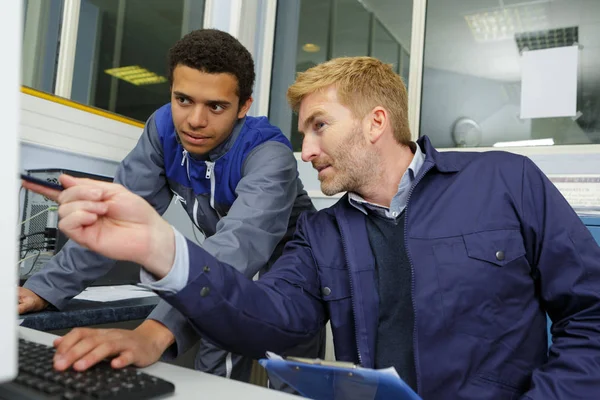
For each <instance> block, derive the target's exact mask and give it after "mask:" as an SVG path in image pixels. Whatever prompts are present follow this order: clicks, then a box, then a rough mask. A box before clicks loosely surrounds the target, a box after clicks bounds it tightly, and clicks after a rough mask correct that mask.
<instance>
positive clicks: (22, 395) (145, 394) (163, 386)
mask: <svg viewBox="0 0 600 400" xmlns="http://www.w3.org/2000/svg"><path fill="white" fill-rule="evenodd" d="M53 357H54V348H53V347H50V346H45V345H42V344H38V343H34V342H30V341H27V340H24V339H19V375H18V376H17V378H16V379H15V380H14V381H12V382H10V383H6V384H3V385H0V398H3V399H23V400H28V399H40V400H45V399H52V400H57V399H60V400H92V399H93V400H98V399H111V400H121V399H126V400H135V399H156V398H160V397H163V396H166V395H168V394H171V393H173V392H174V391H175V386H174V385H173V384H172V383H171V382H167V381H165V380H163V379H160V378H157V377H154V376H152V375H148V374H146V373H143V372H141V371H139V370H138V369H136V368H134V367H126V368H123V369H113V368H112V367H111V366H110V363H109V362H108V361H103V362H101V363H99V364H97V365H95V366H93V367H91V368H89V369H88V370H86V371H84V372H77V371H75V370H72V369H69V370H67V371H62V372H59V371H56V370H55V369H54V367H53V361H52V359H53Z"/></svg>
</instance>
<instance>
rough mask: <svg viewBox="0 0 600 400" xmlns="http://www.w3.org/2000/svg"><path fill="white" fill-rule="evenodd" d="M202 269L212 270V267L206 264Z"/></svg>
mask: <svg viewBox="0 0 600 400" xmlns="http://www.w3.org/2000/svg"><path fill="white" fill-rule="evenodd" d="M202 269H203V270H204V272H208V271H210V267H209V266H208V265H205V266H204V268H202Z"/></svg>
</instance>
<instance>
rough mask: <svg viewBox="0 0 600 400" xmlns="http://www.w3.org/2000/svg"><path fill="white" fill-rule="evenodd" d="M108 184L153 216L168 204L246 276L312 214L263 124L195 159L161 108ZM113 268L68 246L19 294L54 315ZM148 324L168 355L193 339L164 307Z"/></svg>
mask: <svg viewBox="0 0 600 400" xmlns="http://www.w3.org/2000/svg"><path fill="white" fill-rule="evenodd" d="M115 182H118V183H120V184H122V185H123V186H125V187H127V188H128V189H129V190H131V191H132V192H134V193H136V194H138V195H140V196H142V197H143V198H144V199H146V200H147V201H148V202H149V203H150V204H151V205H152V206H153V207H154V208H155V209H156V210H157V211H158V212H159V213H160V214H163V213H164V212H165V211H166V210H167V208H168V207H169V205H170V203H171V201H172V199H173V197H176V199H177V200H176V201H178V202H180V203H181V204H182V206H183V207H184V209H185V210H186V212H187V214H188V215H189V217H190V218H191V219H192V220H193V221H194V224H195V225H196V226H197V227H198V228H199V229H200V230H201V231H202V232H204V235H205V237H206V238H205V240H204V242H203V243H202V247H203V248H204V249H205V250H206V251H207V252H208V253H210V254H211V255H213V256H214V257H216V258H217V259H218V260H220V261H221V262H224V263H227V264H230V265H235V266H236V268H238V269H239V270H240V271H241V272H242V273H244V275H246V276H248V277H252V276H254V275H255V274H256V273H257V272H259V271H262V272H264V271H266V270H267V269H268V268H269V266H270V265H271V264H272V263H273V262H274V261H275V260H276V259H277V258H278V257H279V255H280V254H281V252H282V250H283V246H284V245H285V243H286V242H287V241H288V240H289V239H290V238H291V236H292V234H293V233H294V230H295V225H296V220H297V219H298V217H299V215H300V213H302V212H303V211H313V210H314V207H313V205H312V202H311V200H310V198H309V197H308V195H307V193H306V191H305V190H304V188H303V185H302V182H301V181H300V179H299V177H298V171H297V164H296V159H295V157H294V154H293V152H292V150H291V145H290V142H289V141H288V139H287V138H286V137H285V136H284V135H283V134H282V133H281V131H280V130H279V129H278V128H277V127H275V126H273V125H271V124H270V123H269V122H268V120H267V118H265V117H258V118H254V117H249V116H248V117H245V118H243V119H240V120H239V121H238V122H237V124H236V125H235V127H234V129H233V131H232V134H231V136H230V137H229V138H228V139H227V140H226V141H225V142H223V143H222V144H221V145H219V146H218V147H217V148H215V149H214V150H212V151H211V152H210V153H209V154H208V155H206V156H205V157H203V158H199V157H197V156H193V155H192V154H190V153H188V152H187V151H186V150H185V149H184V148H183V147H182V145H181V143H180V141H179V138H178V136H177V133H176V131H175V127H174V125H173V119H172V115H171V106H170V104H166V105H165V106H163V107H161V108H160V109H158V110H157V111H156V112H155V113H154V114H153V115H152V116H151V117H150V118H149V119H148V121H147V123H146V126H145V128H144V132H143V134H142V136H141V138H140V139H139V141H138V143H137V145H136V146H135V148H134V149H133V150H132V151H131V152H130V153H129V154H128V155H127V157H125V159H124V160H123V161H122V162H121V164H120V165H119V167H118V169H117V172H116V175H115ZM114 263H115V261H113V260H110V259H108V258H106V257H104V256H101V255H99V254H96V253H94V252H92V251H90V250H87V249H85V248H83V247H81V246H79V245H78V244H76V243H74V242H72V241H69V242H68V243H67V244H66V245H65V246H64V247H63V249H62V250H61V251H60V252H59V253H58V254H57V255H56V256H55V257H53V258H52V259H51V260H50V261H49V262H48V264H47V265H46V266H45V267H44V268H43V269H42V270H41V271H40V272H39V273H37V274H35V275H34V276H32V277H31V278H30V279H28V280H27V282H26V283H25V285H24V287H26V288H28V289H30V290H32V291H33V292H35V293H36V294H38V295H39V296H41V297H42V298H44V299H46V300H47V301H48V302H49V303H50V304H52V305H54V306H55V307H57V308H58V309H61V308H63V307H64V306H65V305H66V303H67V302H68V300H70V299H71V298H72V297H74V296H76V295H77V294H79V293H80V292H81V291H83V290H84V289H85V287H86V286H88V285H89V284H90V283H91V282H93V281H95V280H96V279H98V278H99V277H101V276H102V275H104V274H105V273H107V271H109V270H110V268H112V266H113V265H114ZM149 318H151V319H155V320H158V321H160V322H161V323H163V324H164V325H165V326H167V328H169V329H170V330H171V332H173V333H174V334H175V337H176V345H175V346H172V347H171V349H169V350H168V352H169V353H170V356H176V355H179V354H182V353H183V352H184V351H185V350H187V349H188V348H189V347H190V346H191V345H192V344H193V343H194V342H195V341H196V340H197V339H198V336H197V334H196V333H195V332H194V331H193V329H192V328H191V326H190V325H189V324H188V322H187V319H186V318H185V317H183V316H182V315H181V314H180V313H179V312H178V311H176V310H174V309H173V308H172V307H171V306H169V305H168V304H167V303H165V302H161V303H159V304H158V306H157V307H156V308H155V310H154V311H153V312H152V314H151V315H150V316H149ZM197 367H198V360H197ZM202 369H204V370H206V368H202ZM228 374H229V372H228V373H227V375H228Z"/></svg>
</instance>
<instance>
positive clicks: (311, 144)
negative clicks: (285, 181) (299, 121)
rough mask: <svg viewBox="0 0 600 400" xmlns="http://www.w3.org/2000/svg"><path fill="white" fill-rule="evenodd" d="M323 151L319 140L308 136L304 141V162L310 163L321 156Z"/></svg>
mask: <svg viewBox="0 0 600 400" xmlns="http://www.w3.org/2000/svg"><path fill="white" fill-rule="evenodd" d="M320 153H321V149H320V147H319V143H318V140H317V139H315V138H314V137H312V135H310V134H308V133H307V134H306V135H305V136H304V139H303V140H302V161H304V162H309V161H312V160H313V159H315V158H316V157H318V156H319V154H320Z"/></svg>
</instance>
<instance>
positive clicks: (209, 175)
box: [205, 161, 215, 210]
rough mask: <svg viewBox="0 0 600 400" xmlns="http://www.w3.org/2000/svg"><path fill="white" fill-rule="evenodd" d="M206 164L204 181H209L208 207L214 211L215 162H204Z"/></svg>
mask: <svg viewBox="0 0 600 400" xmlns="http://www.w3.org/2000/svg"><path fill="white" fill-rule="evenodd" d="M205 163H206V175H205V178H206V179H210V206H211V207H212V209H213V210H214V209H215V171H214V168H215V162H214V161H205Z"/></svg>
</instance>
